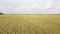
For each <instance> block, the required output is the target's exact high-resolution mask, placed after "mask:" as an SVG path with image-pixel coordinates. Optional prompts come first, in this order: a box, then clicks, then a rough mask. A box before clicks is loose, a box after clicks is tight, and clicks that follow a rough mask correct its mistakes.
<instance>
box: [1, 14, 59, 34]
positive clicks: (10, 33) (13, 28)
mask: <svg viewBox="0 0 60 34" xmlns="http://www.w3.org/2000/svg"><path fill="white" fill-rule="evenodd" d="M0 34H60V15H0Z"/></svg>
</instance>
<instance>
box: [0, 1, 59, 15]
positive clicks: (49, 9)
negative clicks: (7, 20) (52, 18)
mask: <svg viewBox="0 0 60 34" xmlns="http://www.w3.org/2000/svg"><path fill="white" fill-rule="evenodd" d="M0 12H3V13H5V14H60V1H59V0H0Z"/></svg>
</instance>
